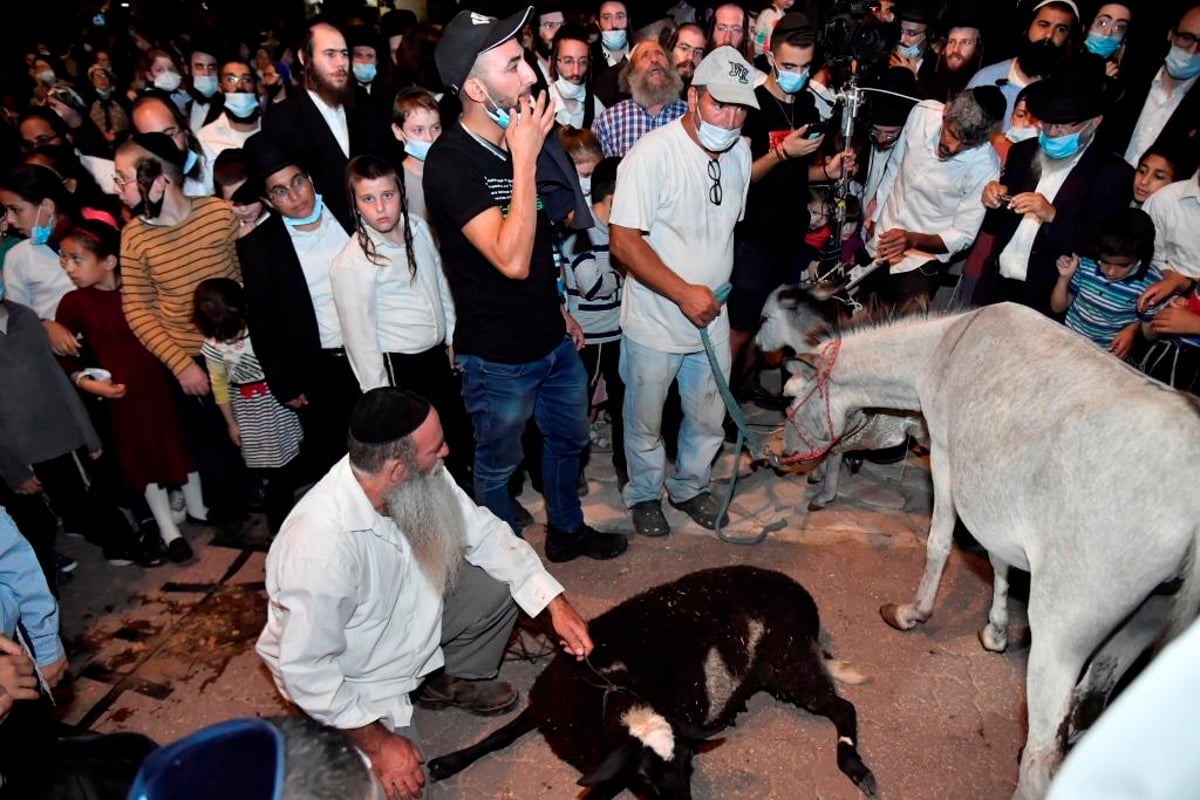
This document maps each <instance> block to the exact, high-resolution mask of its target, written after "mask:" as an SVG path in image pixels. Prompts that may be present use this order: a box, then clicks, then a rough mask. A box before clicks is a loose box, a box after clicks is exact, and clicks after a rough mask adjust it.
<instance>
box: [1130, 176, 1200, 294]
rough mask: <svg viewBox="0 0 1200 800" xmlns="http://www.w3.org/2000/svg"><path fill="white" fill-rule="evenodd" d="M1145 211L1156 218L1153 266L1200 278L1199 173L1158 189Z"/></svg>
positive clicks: (1144, 207)
mask: <svg viewBox="0 0 1200 800" xmlns="http://www.w3.org/2000/svg"><path fill="white" fill-rule="evenodd" d="M1142 210H1143V211H1145V212H1146V213H1147V214H1149V215H1150V219H1152V220H1154V266H1156V267H1158V268H1159V269H1160V270H1163V269H1169V270H1173V271H1175V272H1178V273H1179V274H1180V275H1183V276H1184V277H1187V278H1200V173H1197V174H1196V175H1193V176H1192V177H1190V178H1188V179H1187V180H1186V181H1178V182H1177V183H1172V184H1171V185H1170V186H1164V187H1163V188H1161V189H1159V190H1158V191H1157V192H1155V193H1154V194H1152V195H1150V199H1149V200H1147V201H1146V205H1145V206H1143V207H1142Z"/></svg>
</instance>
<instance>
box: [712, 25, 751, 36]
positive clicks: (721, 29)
mask: <svg viewBox="0 0 1200 800" xmlns="http://www.w3.org/2000/svg"><path fill="white" fill-rule="evenodd" d="M713 30H715V31H716V32H717V33H731V34H733V35H734V36H741V35H742V31H744V30H745V29H744V28H743V27H742V26H741V25H717V26H716V27H715V28H714V29H713Z"/></svg>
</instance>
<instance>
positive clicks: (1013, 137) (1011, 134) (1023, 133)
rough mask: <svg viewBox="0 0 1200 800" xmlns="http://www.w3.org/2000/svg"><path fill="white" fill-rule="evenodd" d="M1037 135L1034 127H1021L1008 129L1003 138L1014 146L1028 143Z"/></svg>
mask: <svg viewBox="0 0 1200 800" xmlns="http://www.w3.org/2000/svg"><path fill="white" fill-rule="evenodd" d="M1037 135H1038V129H1037V126H1036V125H1021V126H1019V127H1013V128H1009V129H1008V130H1007V131H1005V132H1004V137H1005V138H1006V139H1008V140H1009V141H1010V142H1013V143H1014V144H1015V143H1017V142H1024V141H1028V140H1029V139H1033V138H1035V137H1036V136H1037Z"/></svg>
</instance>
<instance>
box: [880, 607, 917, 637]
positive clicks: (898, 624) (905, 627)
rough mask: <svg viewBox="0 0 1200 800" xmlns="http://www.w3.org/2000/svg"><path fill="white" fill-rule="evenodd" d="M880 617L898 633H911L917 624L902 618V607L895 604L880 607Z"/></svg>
mask: <svg viewBox="0 0 1200 800" xmlns="http://www.w3.org/2000/svg"><path fill="white" fill-rule="evenodd" d="M879 616H881V617H883V621H884V622H886V623H887V624H888V625H890V626H892V627H893V628H895V629H896V630H898V631H911V630H912V629H913V628H915V627H916V625H917V623H916V622H913V621H910V620H904V619H901V618H900V606H898V605H896V604H895V603H885V604H884V605H882V606H880V607H879Z"/></svg>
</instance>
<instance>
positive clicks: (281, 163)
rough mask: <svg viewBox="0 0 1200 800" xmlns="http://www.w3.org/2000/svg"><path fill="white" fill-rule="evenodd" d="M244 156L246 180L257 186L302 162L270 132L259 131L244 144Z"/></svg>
mask: <svg viewBox="0 0 1200 800" xmlns="http://www.w3.org/2000/svg"><path fill="white" fill-rule="evenodd" d="M242 157H243V158H244V159H245V160H246V182H247V183H252V184H254V186H255V188H256V189H257V188H258V187H261V186H263V185H264V184H265V183H266V182H267V178H269V177H271V176H272V175H274V174H275V173H276V172H279V170H281V169H284V168H285V167H290V166H293V165H294V166H299V165H300V162H299V161H297V160H296V159H294V158H292V157H291V156H289V155H288V154H287V153H286V152H285V151H284V150H283V148H281V147H280V146H279V145H278V144H277V143H276V142H275V140H274V139H272V138H271V136H270V134H267V133H263V132H262V131H259V132H258V133H256V134H254V135H253V136H251V137H250V138H249V139H247V140H246V142H245V144H243V145H242Z"/></svg>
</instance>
